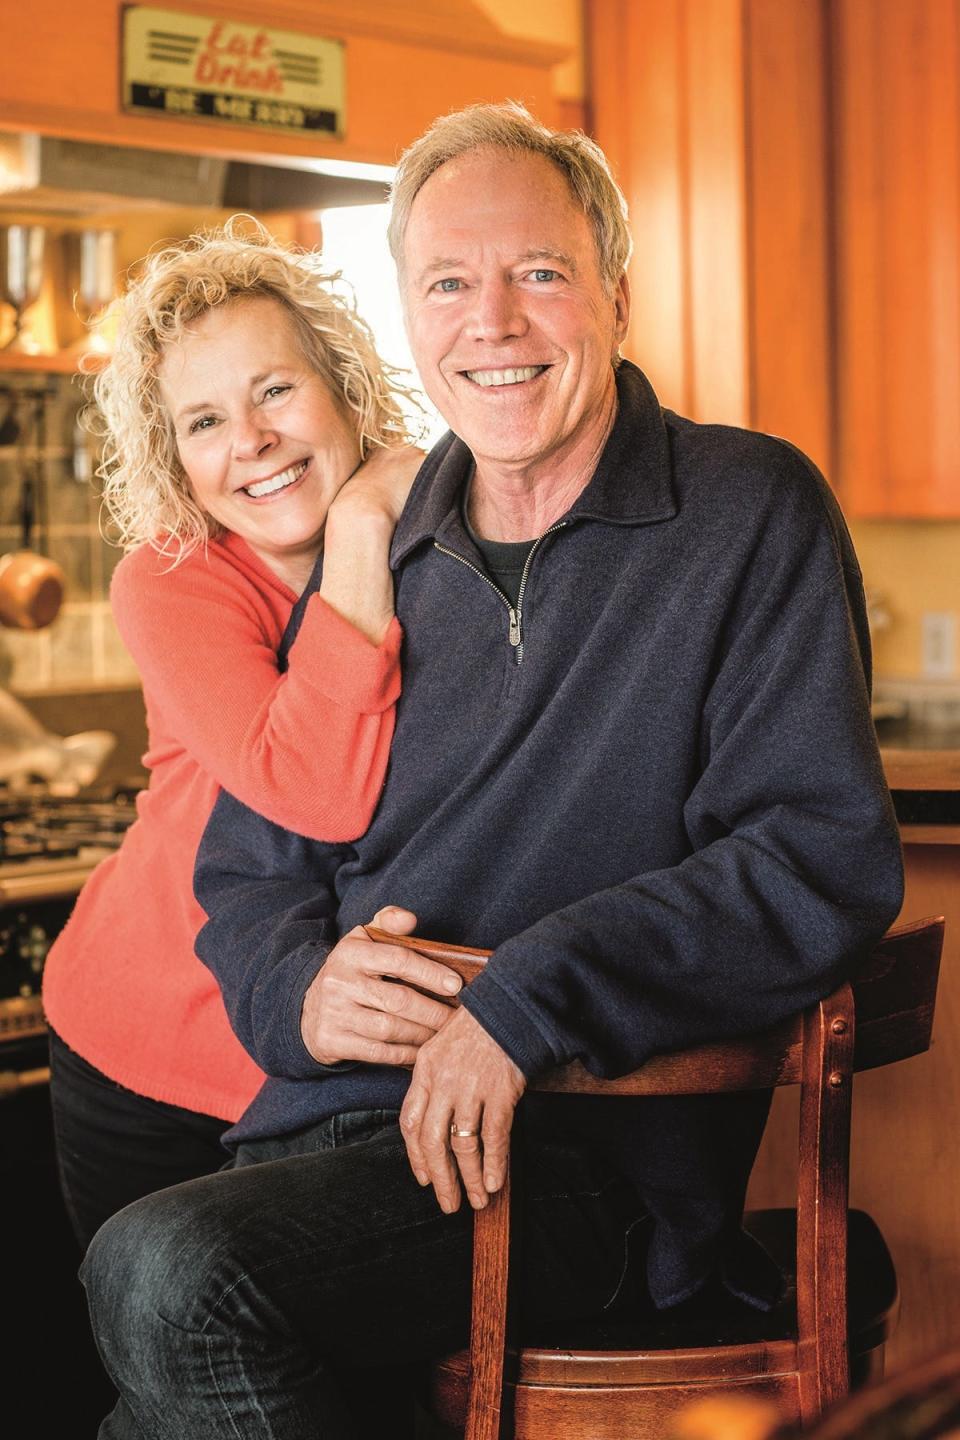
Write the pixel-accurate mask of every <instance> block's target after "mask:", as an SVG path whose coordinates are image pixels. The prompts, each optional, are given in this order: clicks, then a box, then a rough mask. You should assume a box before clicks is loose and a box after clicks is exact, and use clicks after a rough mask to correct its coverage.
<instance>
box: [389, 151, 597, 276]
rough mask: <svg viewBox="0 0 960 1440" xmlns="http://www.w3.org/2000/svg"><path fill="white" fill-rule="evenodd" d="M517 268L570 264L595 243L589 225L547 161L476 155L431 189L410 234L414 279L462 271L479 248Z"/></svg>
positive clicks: (451, 164) (457, 163)
mask: <svg viewBox="0 0 960 1440" xmlns="http://www.w3.org/2000/svg"><path fill="white" fill-rule="evenodd" d="M481 242H483V243H486V244H488V245H490V244H493V245H497V244H499V245H500V247H501V248H502V249H504V250H512V251H513V253H514V256H515V258H516V259H518V260H523V259H530V260H533V261H536V260H542V261H544V262H546V261H547V260H550V259H552V260H557V261H559V260H563V261H564V262H565V263H567V264H570V263H575V260H574V252H575V250H577V249H578V248H580V245H581V244H584V243H585V244H587V245H589V244H590V243H591V231H590V225H589V221H588V220H587V217H586V215H585V214H584V212H583V210H582V208H581V207H580V205H579V204H578V203H577V201H576V198H575V197H574V195H573V192H572V190H571V189H570V186H569V183H568V182H567V179H566V177H565V176H564V175H563V174H562V172H561V171H560V170H559V169H558V168H557V166H556V165H554V164H553V162H552V161H550V160H548V159H547V158H546V157H545V156H543V155H537V154H533V153H522V154H514V153H513V152H510V151H505V150H491V149H485V150H474V151H469V152H468V153H467V154H465V155H458V156H456V157H454V159H452V160H448V161H447V162H446V163H445V164H444V165H441V166H440V167H439V169H437V170H435V171H434V172H433V174H432V175H431V176H430V177H429V178H428V179H427V180H426V181H425V182H424V184H423V185H422V186H421V188H420V190H419V191H418V192H417V194H416V196H415V197H414V199H413V202H412V204H411V207H410V216H409V219H408V222H407V226H406V231H405V234H404V241H403V248H404V255H405V259H406V260H407V261H408V262H409V263H410V266H411V271H413V272H416V273H417V274H420V273H422V272H424V271H426V270H427V269H444V268H449V267H450V266H453V265H456V264H458V263H462V262H463V261H464V260H465V259H466V258H467V257H468V254H470V253H471V252H473V251H475V249H476V247H477V245H478V244H479V243H481Z"/></svg>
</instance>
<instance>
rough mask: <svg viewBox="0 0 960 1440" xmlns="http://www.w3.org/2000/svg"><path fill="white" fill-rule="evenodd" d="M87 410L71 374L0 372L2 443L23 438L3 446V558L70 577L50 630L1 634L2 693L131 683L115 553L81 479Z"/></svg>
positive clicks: (91, 485) (87, 466)
mask: <svg viewBox="0 0 960 1440" xmlns="http://www.w3.org/2000/svg"><path fill="white" fill-rule="evenodd" d="M11 392H12V397H13V398H12V409H11ZM40 394H43V412H44V413H43V419H42V421H38V413H37V412H38V408H39V401H38V398H37V397H38V395H40ZM84 403H85V402H84V399H83V395H82V393H81V390H80V387H79V385H78V384H77V382H76V381H75V380H74V379H73V378H72V377H71V376H69V375H54V374H43V373H39V372H31V371H22V372H20V371H10V370H6V371H4V372H2V373H0V437H2V439H8V438H9V437H10V436H11V433H12V431H13V430H14V429H17V430H18V431H19V434H18V435H17V436H16V440H15V442H14V443H10V444H2V443H0V554H5V553H6V552H8V551H11V550H20V549H25V548H29V549H32V550H37V551H39V552H40V553H42V554H45V555H48V556H49V557H50V558H51V559H52V560H55V561H56V562H57V564H58V565H60V566H61V567H62V569H63V571H64V573H65V575H66V589H65V593H64V603H63V606H62V607H61V610H60V613H59V615H58V616H57V618H56V620H55V621H54V622H53V624H52V625H49V626H47V628H46V629H44V630H36V631H28V630H13V629H5V628H4V629H0V685H4V686H6V687H7V688H9V689H11V690H14V691H16V692H18V693H20V694H25V695H29V694H39V693H43V692H45V691H49V690H62V689H72V688H83V687H87V686H102V685H108V686H109V685H129V684H131V683H136V680H137V672H136V667H135V666H134V664H133V661H132V660H131V659H130V656H129V655H128V654H127V652H126V650H125V649H124V647H123V643H122V641H121V640H120V637H119V635H118V634H117V630H116V627H115V625H114V623H113V617H112V616H111V614H110V602H109V590H110V577H111V575H112V573H113V569H114V566H115V565H116V564H117V562H118V561H119V559H120V555H121V552H120V551H119V550H117V549H116V547H115V546H112V545H109V544H108V543H107V542H106V541H105V540H104V539H103V537H102V536H101V534H100V501H99V498H98V496H97V493H96V481H95V480H91V479H90V478H87V477H88V476H89V475H90V472H91V471H92V468H93V465H94V463H95V461H94V459H93V455H92V448H93V446H94V444H95V442H94V439H93V437H91V436H89V435H86V434H85V433H84V432H78V430H77V425H76V421H77V415H78V412H79V411H80V410H81V408H82V407H83V404H84ZM8 415H9V416H10V417H11V420H10V422H8V423H6V424H4V423H3V422H4V419H5V418H6V417H7V416H8ZM84 472H86V476H85V474H84ZM78 475H79V476H80V478H77V477H78Z"/></svg>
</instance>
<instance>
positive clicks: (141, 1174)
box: [50, 1031, 230, 1250]
mask: <svg viewBox="0 0 960 1440" xmlns="http://www.w3.org/2000/svg"><path fill="white" fill-rule="evenodd" d="M50 1104H51V1107H52V1109H53V1130H54V1137H55V1139H56V1143H57V1165H58V1167H59V1171H60V1188H61V1190H62V1192H63V1199H64V1204H65V1205H66V1208H67V1214H68V1215H69V1217H70V1224H71V1225H72V1226H73V1232H74V1234H75V1235H76V1237H77V1240H78V1241H79V1244H80V1248H81V1249H82V1250H85V1249H86V1248H87V1246H88V1245H89V1243H90V1241H91V1240H92V1239H93V1236H94V1235H95V1234H96V1232H97V1231H98V1230H99V1228H100V1226H101V1225H102V1224H103V1222H104V1220H106V1219H108V1218H109V1216H111V1215H113V1214H114V1213H115V1212H116V1211H117V1210H122V1209H123V1207H124V1205H129V1204H131V1202H132V1201H134V1200H139V1199H140V1197H141V1195H149V1194H150V1193H151V1191H153V1190H162V1189H163V1188H164V1186H166V1185H177V1184H179V1182H180V1181H181V1180H193V1179H195V1178H196V1176H198V1175H209V1174H210V1173H211V1172H212V1171H214V1170H220V1169H222V1168H223V1166H224V1165H225V1164H226V1162H227V1159H228V1156H227V1152H226V1150H225V1149H224V1148H223V1146H222V1145H221V1143H220V1137H221V1135H223V1133H224V1132H225V1131H226V1130H229V1128H230V1122H229V1121H228V1120H218V1119H215V1118H214V1117H213V1116H212V1115H199V1114H197V1113H196V1112H194V1111H193V1110H184V1109H182V1108H181V1107H180V1106H179V1105H167V1104H165V1103H164V1102H163V1101H160V1100H150V1099H148V1098H147V1097H146V1096H145V1095H137V1094H136V1093H135V1092H134V1091H132V1090H125V1089H124V1087H123V1086H122V1085H118V1084H116V1082H115V1081H113V1080H111V1079H110V1078H109V1077H108V1076H107V1075H104V1074H102V1073H101V1072H100V1071H99V1070H97V1069H96V1068H95V1067H94V1066H93V1065H88V1064H87V1062H86V1060H84V1059H83V1058H82V1057H81V1056H80V1055H77V1054H76V1053H75V1052H74V1051H73V1050H71V1049H70V1047H69V1046H68V1045H65V1044H64V1042H63V1041H62V1040H61V1039H60V1037H59V1035H56V1034H54V1033H53V1032H52V1031H51V1033H50Z"/></svg>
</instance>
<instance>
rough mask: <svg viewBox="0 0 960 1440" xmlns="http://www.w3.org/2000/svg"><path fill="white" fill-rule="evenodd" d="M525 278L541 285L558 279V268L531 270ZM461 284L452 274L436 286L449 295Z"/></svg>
mask: <svg viewBox="0 0 960 1440" xmlns="http://www.w3.org/2000/svg"><path fill="white" fill-rule="evenodd" d="M526 278H527V279H530V280H536V281H537V282H538V283H539V284H541V285H547V284H549V283H550V281H551V280H559V278H560V272H559V270H546V269H544V270H531V271H530V272H529V275H528V276H527V277H526ZM462 285H463V281H462V280H457V279H455V278H454V277H453V276H448V277H447V278H446V279H444V280H438V281H437V284H436V288H437V289H438V290H440V291H441V292H442V293H443V294H444V295H451V294H453V292H454V291H455V290H459V289H461V288H462Z"/></svg>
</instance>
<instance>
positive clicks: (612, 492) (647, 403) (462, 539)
mask: <svg viewBox="0 0 960 1440" xmlns="http://www.w3.org/2000/svg"><path fill="white" fill-rule="evenodd" d="M472 469H473V456H472V455H471V453H470V451H469V450H468V449H467V447H466V445H465V444H464V443H463V441H462V440H460V439H458V438H457V436H455V435H453V434H452V433H449V432H448V433H447V434H446V435H445V436H444V437H443V439H442V440H440V441H439V443H438V444H437V445H435V446H434V447H433V449H432V450H431V451H430V454H429V455H428V456H427V458H426V460H425V461H424V462H423V465H422V466H421V468H420V473H419V475H418V476H417V478H416V480H415V482H414V485H413V488H412V490H411V491H410V495H409V497H408V499H407V503H406V506H405V507H404V511H403V514H402V515H401V516H400V521H399V523H398V525H397V529H396V532H395V534H394V537H393V545H392V546H391V550H390V566H391V568H392V569H394V570H395V569H397V567H398V566H399V565H400V564H401V563H402V562H403V561H404V560H405V559H406V557H407V556H408V555H409V554H410V553H411V552H412V551H413V550H414V549H416V547H417V546H418V545H420V544H421V543H422V542H423V541H425V540H433V539H438V540H443V541H445V543H447V544H452V545H455V546H457V547H458V548H462V547H463V546H464V545H466V546H468V547H469V551H470V552H472V551H473V545H472V542H471V541H470V539H469V537H468V536H467V533H466V531H465V529H464V526H463V522H462V520H461V519H460V514H459V510H460V497H461V495H462V493H463V491H464V489H465V487H466V484H467V481H468V480H469V478H470V474H471V471H472ZM625 475H627V476H628V477H629V479H628V480H625V479H624V476H625ZM676 513H677V502H676V498H675V495H674V488H673V483H672V477H671V465H670V445H669V440H668V438H667V430H666V425H665V424H664V419H663V412H662V410H661V408H660V404H659V402H658V400H657V397H656V396H655V395H654V393H653V390H652V389H651V387H650V384H649V382H648V380H647V378H646V376H645V375H644V374H643V372H642V371H640V370H638V369H637V367H636V365H633V364H631V362H630V361H629V360H624V361H623V362H622V364H621V365H620V367H619V369H618V370H617V416H616V419H615V420H614V423H613V429H612V430H611V432H610V436H609V438H608V440H607V443H606V445H605V446H604V448H603V453H602V454H601V456H600V460H599V463H598V465H597V468H596V470H595V471H594V473H593V476H592V478H591V479H590V480H589V482H588V483H587V484H586V485H585V486H584V488H583V490H582V491H581V492H580V494H579V495H578V496H577V498H576V500H575V501H574V502H573V504H572V505H571V507H570V509H569V510H568V511H567V512H566V514H565V515H563V516H561V517H559V518H560V519H563V520H566V521H568V522H570V521H573V520H600V521H603V522H605V523H606V524H609V525H652V524H656V523H657V522H658V521H661V520H671V519H672V518H673V517H674V515H676Z"/></svg>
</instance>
